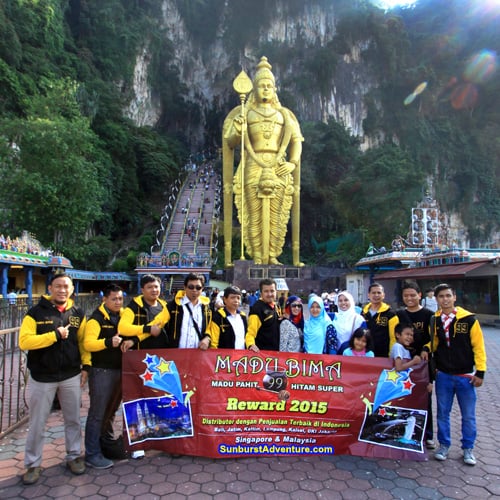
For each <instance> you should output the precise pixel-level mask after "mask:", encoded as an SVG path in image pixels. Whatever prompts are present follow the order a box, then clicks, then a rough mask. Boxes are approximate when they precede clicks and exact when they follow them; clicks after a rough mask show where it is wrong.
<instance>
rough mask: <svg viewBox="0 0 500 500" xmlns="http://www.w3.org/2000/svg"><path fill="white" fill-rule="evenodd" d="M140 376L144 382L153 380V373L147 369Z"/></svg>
mask: <svg viewBox="0 0 500 500" xmlns="http://www.w3.org/2000/svg"><path fill="white" fill-rule="evenodd" d="M140 377H141V378H142V380H144V382H151V380H153V374H152V373H151V372H150V371H149V370H146V371H145V372H144V373H143V374H142V375H141V376H140Z"/></svg>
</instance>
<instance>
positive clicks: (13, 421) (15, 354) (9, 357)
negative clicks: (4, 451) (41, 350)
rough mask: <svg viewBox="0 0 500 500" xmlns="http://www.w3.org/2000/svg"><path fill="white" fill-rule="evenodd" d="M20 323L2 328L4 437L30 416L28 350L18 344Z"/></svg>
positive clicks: (0, 421) (0, 431) (0, 420)
mask: <svg viewBox="0 0 500 500" xmlns="http://www.w3.org/2000/svg"><path fill="white" fill-rule="evenodd" d="M18 333H19V327H13V328H7V329H5V330H0V378H1V383H2V387H1V389H0V437H2V436H3V435H4V434H6V433H7V432H10V431H12V430H14V429H15V428H16V427H17V426H19V425H21V424H22V423H24V422H25V421H26V420H27V419H28V403H27V401H26V386H27V383H28V368H27V366H26V353H25V352H23V351H21V350H20V349H19V347H18V344H17V339H18Z"/></svg>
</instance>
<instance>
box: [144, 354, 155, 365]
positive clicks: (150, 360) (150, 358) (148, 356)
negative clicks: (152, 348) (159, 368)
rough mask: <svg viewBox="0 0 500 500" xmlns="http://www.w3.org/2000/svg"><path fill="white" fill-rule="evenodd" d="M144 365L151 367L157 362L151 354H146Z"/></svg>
mask: <svg viewBox="0 0 500 500" xmlns="http://www.w3.org/2000/svg"><path fill="white" fill-rule="evenodd" d="M142 362H143V363H146V365H148V366H150V365H152V364H153V363H154V362H155V358H154V357H153V356H151V354H146V357H145V358H144V359H143V360H142Z"/></svg>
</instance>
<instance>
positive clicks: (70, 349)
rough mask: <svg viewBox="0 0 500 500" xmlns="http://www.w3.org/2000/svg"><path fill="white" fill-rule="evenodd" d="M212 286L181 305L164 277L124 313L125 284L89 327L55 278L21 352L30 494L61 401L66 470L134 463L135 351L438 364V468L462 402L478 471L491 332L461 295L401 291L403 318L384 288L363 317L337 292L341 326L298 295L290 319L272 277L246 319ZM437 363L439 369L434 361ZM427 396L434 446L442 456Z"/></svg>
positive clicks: (181, 295)
mask: <svg viewBox="0 0 500 500" xmlns="http://www.w3.org/2000/svg"><path fill="white" fill-rule="evenodd" d="M204 287H205V278H204V276H203V275H201V274H196V273H190V274H188V275H187V276H186V278H185V280H184V289H183V290H180V291H179V292H177V294H176V295H175V297H174V298H173V300H171V301H169V302H166V301H164V300H163V299H162V298H160V293H161V282H160V279H159V278H158V277H157V276H154V275H151V274H146V275H143V276H142V277H141V280H140V289H141V293H140V294H139V295H138V296H137V297H135V298H133V299H132V300H131V301H130V303H129V304H128V305H127V306H126V307H123V305H124V304H123V300H124V299H123V291H122V289H121V288H120V287H119V286H118V285H116V284H110V285H108V286H107V287H106V288H105V290H104V291H103V301H102V304H101V305H100V306H99V307H98V308H97V309H96V310H95V311H94V312H93V313H92V314H91V315H90V317H89V318H86V316H85V314H84V312H83V311H82V310H81V309H80V308H79V307H77V306H76V305H75V303H74V301H73V299H72V294H73V291H74V289H73V283H72V280H71V278H70V277H69V276H68V275H66V274H58V275H55V276H53V277H52V279H51V282H50V285H49V287H48V292H49V293H48V294H47V295H44V296H42V298H41V299H40V301H39V303H38V304H37V305H35V306H33V307H32V308H31V309H30V310H29V311H28V313H27V315H26V316H25V318H24V320H23V323H22V325H21V329H20V337H19V345H20V347H21V349H23V350H26V351H28V368H29V370H30V381H29V387H30V399H29V407H30V424H29V432H28V436H27V439H26V450H25V466H26V469H27V470H26V473H25V474H24V476H23V482H24V483H25V484H34V483H35V482H36V481H37V480H38V479H39V477H40V474H41V471H42V469H41V462H42V449H43V441H44V439H43V434H44V428H45V425H46V421H47V418H48V416H49V413H50V411H51V406H52V402H53V400H54V397H55V396H56V394H57V396H58V399H59V402H60V406H61V409H62V412H63V416H64V424H65V443H66V464H67V467H68V468H69V470H70V471H71V472H72V473H73V474H83V473H84V472H85V470H86V466H89V467H93V468H97V469H106V468H109V467H112V466H113V459H117V458H124V457H125V456H126V454H125V450H124V446H123V441H122V439H121V437H118V438H115V435H114V430H113V421H114V416H115V413H116V411H117V409H118V408H119V405H120V402H121V398H122V393H121V362H122V354H123V353H124V352H126V351H128V350H129V349H160V348H195V349H201V350H207V349H209V348H226V349H249V350H250V351H253V352H259V351H260V350H268V351H286V352H306V353H310V354H331V355H338V354H343V355H349V356H366V357H372V356H377V357H388V356H389V354H390V355H391V357H392V358H394V360H395V367H396V369H397V370H404V369H407V368H409V367H410V366H413V365H415V364H418V363H420V362H425V361H429V367H431V365H432V366H434V364H435V368H432V369H429V372H430V379H431V381H432V380H433V379H435V385H436V396H437V406H438V415H437V423H438V440H439V443H440V447H439V449H438V451H437V452H436V453H435V458H436V459H438V460H445V459H446V458H447V456H448V450H449V447H450V445H451V439H450V412H451V408H452V404H453V399H454V396H455V394H456V396H457V399H458V402H459V405H460V409H461V411H462V448H463V450H464V461H465V463H467V464H470V465H474V464H475V463H476V460H475V457H474V455H473V453H472V449H473V447H474V441H475V438H476V422H475V402H476V392H475V389H476V387H479V386H481V384H482V381H483V377H484V374H485V371H486V353H485V349H484V340H483V336H482V332H481V328H480V326H479V323H478V321H477V319H476V318H475V316H474V315H473V314H472V313H470V312H468V311H466V310H464V309H462V308H460V307H457V306H455V301H456V295H455V291H454V289H453V288H452V287H451V286H449V285H446V284H442V285H438V286H437V287H436V289H435V295H436V299H437V302H438V304H439V309H438V311H437V312H436V313H433V312H432V311H430V310H428V309H426V308H424V307H422V305H421V304H420V300H421V292H420V289H419V287H418V285H417V284H416V283H406V284H405V285H404V286H403V290H402V297H403V302H404V304H405V308H404V309H401V310H400V311H393V310H392V309H391V308H390V307H389V305H387V304H386V303H385V302H384V297H385V295H384V289H383V287H382V285H380V284H379V283H372V284H371V285H370V287H369V291H368V297H369V303H368V304H366V306H365V307H364V308H363V310H362V312H361V314H359V313H357V312H356V309H355V307H354V300H353V297H352V295H351V294H350V293H349V292H347V291H342V292H339V293H338V311H337V312H336V313H335V315H334V317H333V319H332V318H331V317H330V316H329V315H328V314H327V313H326V312H325V308H324V303H323V300H322V298H321V297H319V296H317V295H311V296H310V297H309V300H308V304H307V306H308V310H309V317H308V318H305V317H304V311H303V303H302V300H301V299H300V298H299V297H298V296H296V295H291V296H289V297H288V298H287V300H286V302H285V305H284V308H283V311H282V310H281V308H280V306H279V304H278V301H277V300H276V283H275V281H274V280H272V279H263V280H261V282H260V284H259V293H258V295H259V299H258V300H256V301H255V302H254V304H253V305H252V306H251V307H250V311H249V313H248V315H247V314H245V312H243V311H242V309H241V303H242V291H241V290H240V289H239V288H238V287H236V286H232V285H231V286H229V287H227V288H226V289H225V290H224V292H223V294H222V295H223V296H222V301H223V304H221V307H219V308H215V309H214V308H213V307H211V305H210V299H209V298H208V297H206V296H205V295H204V294H203V290H204ZM431 359H432V361H433V363H430V360H431ZM87 380H88V385H89V395H90V406H89V411H88V416H87V421H86V426H85V440H84V442H85V455H84V457H82V454H81V444H80V441H81V429H80V401H81V390H82V387H83V386H84V384H85V383H86V382H87ZM431 387H432V385H430V386H429V412H430V413H429V417H430V418H428V427H427V429H426V443H427V445H428V447H429V448H434V446H435V445H434V441H433V429H432V412H431V410H432V408H431V398H430V391H431Z"/></svg>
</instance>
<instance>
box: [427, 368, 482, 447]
mask: <svg viewBox="0 0 500 500" xmlns="http://www.w3.org/2000/svg"><path fill="white" fill-rule="evenodd" d="M455 395H456V396H457V400H458V405H459V407H460V413H461V415H462V448H463V449H465V448H474V442H475V440H476V434H477V431H476V388H475V387H474V386H473V385H472V384H471V383H470V378H469V377H462V376H459V375H450V374H448V373H443V372H441V371H438V372H437V374H436V400H437V425H438V441H439V443H440V444H442V445H444V446H450V445H451V437H450V412H451V407H452V405H453V398H454V396H455Z"/></svg>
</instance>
